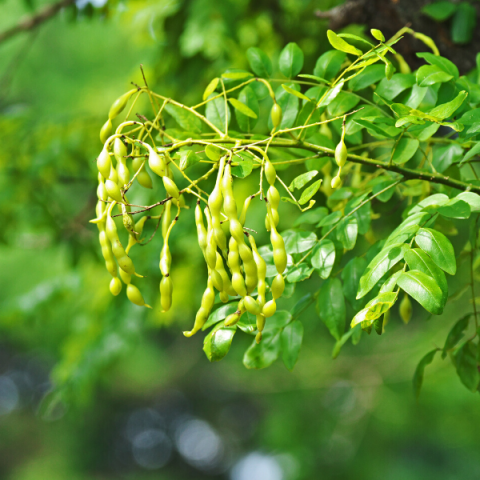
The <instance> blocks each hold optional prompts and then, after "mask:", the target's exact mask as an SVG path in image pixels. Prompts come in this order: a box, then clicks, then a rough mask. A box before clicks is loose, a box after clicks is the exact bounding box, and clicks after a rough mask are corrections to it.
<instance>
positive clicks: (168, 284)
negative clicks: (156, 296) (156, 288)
mask: <svg viewBox="0 0 480 480" xmlns="http://www.w3.org/2000/svg"><path fill="white" fill-rule="evenodd" d="M172 293H173V283H172V279H171V278H170V276H169V275H168V276H167V275H165V276H164V277H163V278H162V280H161V281H160V304H161V305H162V309H163V311H164V312H167V311H168V310H170V307H171V306H172Z"/></svg>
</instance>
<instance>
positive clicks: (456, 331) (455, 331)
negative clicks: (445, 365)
mask: <svg viewBox="0 0 480 480" xmlns="http://www.w3.org/2000/svg"><path fill="white" fill-rule="evenodd" d="M471 316H472V315H471V314H470V313H469V314H468V315H465V316H464V317H462V318H461V319H460V320H458V322H456V323H455V325H454V326H453V327H452V329H451V330H450V332H449V333H448V335H447V338H446V340H445V345H444V346H443V351H442V358H445V357H446V356H447V353H448V351H449V350H451V349H452V348H453V347H454V346H455V345H456V344H457V343H458V342H459V341H460V340H461V339H462V337H463V335H464V332H465V330H466V329H467V327H468V324H469V321H470V317H471Z"/></svg>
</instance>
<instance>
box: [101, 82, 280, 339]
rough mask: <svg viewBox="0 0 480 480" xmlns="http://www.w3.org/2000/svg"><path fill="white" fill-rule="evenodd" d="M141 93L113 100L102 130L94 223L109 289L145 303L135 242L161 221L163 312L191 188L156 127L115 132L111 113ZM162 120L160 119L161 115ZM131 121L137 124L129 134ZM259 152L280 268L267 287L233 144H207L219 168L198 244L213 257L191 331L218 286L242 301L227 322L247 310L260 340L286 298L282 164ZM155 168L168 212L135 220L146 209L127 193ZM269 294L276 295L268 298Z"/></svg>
mask: <svg viewBox="0 0 480 480" xmlns="http://www.w3.org/2000/svg"><path fill="white" fill-rule="evenodd" d="M135 92H137V90H132V91H130V92H127V93H126V94H124V95H123V96H122V97H120V98H119V99H118V100H116V101H115V102H114V104H113V105H112V108H111V109H110V113H109V118H108V120H107V122H106V124H105V125H104V126H103V127H102V129H101V132H100V139H101V140H102V143H103V149H102V151H101V152H100V155H99V156H98V158H97V168H98V188H97V197H98V202H97V207H96V214H97V217H96V218H95V219H94V220H92V223H96V224H97V227H98V229H99V240H100V245H101V248H102V255H103V257H104V259H105V264H106V267H107V270H108V272H109V273H110V274H111V275H112V280H111V282H110V291H111V293H112V294H113V295H119V294H120V292H121V290H122V285H123V284H125V286H126V293H127V297H128V299H129V300H130V301H131V302H133V303H134V304H136V305H139V306H146V307H149V308H151V307H150V306H149V305H147V304H146V303H145V300H144V298H143V295H142V293H141V292H140V290H139V288H138V287H137V286H136V285H135V284H134V283H133V282H132V280H133V278H134V277H142V276H141V275H140V274H138V273H137V272H136V270H135V267H134V265H133V262H132V259H131V258H130V256H129V253H130V250H131V249H132V248H133V247H134V246H135V245H136V244H138V243H140V244H141V243H143V239H142V238H141V236H142V233H143V229H144V226H145V224H146V222H147V220H150V219H156V220H158V222H159V224H161V235H162V238H163V246H162V248H161V251H160V261H159V268H160V272H161V274H162V279H161V281H160V286H159V290H160V305H161V308H162V311H163V312H166V311H168V310H169V309H170V307H171V305H172V293H173V280H172V275H171V266H172V255H171V253H170V247H169V242H170V236H171V232H172V229H173V227H174V226H175V224H176V222H177V220H178V218H179V215H180V213H181V211H182V209H183V208H184V207H185V200H184V198H183V193H193V192H192V190H191V189H190V188H185V189H184V190H180V189H179V188H178V186H177V184H176V183H175V179H174V175H173V172H172V168H177V169H179V170H180V168H179V166H178V165H177V164H176V163H175V162H174V161H173V160H172V158H171V157H170V155H169V153H168V149H166V148H157V147H155V146H154V145H151V144H150V143H147V141H148V140H151V135H150V130H151V128H150V129H149V128H148V126H146V125H145V124H141V123H139V122H134V121H125V122H123V123H120V125H119V126H118V127H117V128H116V130H115V132H113V124H112V120H114V118H115V117H116V116H117V115H118V114H119V113H120V112H121V111H122V110H123V109H124V108H125V106H126V105H127V103H128V100H129V99H130V97H131V96H132V95H133V93H135ZM139 93H140V94H141V93H143V92H139ZM272 116H273V117H275V118H274V125H275V127H277V126H278V125H279V123H280V119H281V109H280V107H279V106H278V105H277V104H276V103H274V107H273V110H272ZM156 121H157V122H158V121H160V115H158V116H157V119H156ZM125 127H133V129H130V130H129V131H128V133H123V130H124V129H125ZM132 132H135V135H132ZM259 150H260V149H259ZM260 151H261V152H262V155H263V163H262V168H261V175H264V176H265V178H266V181H267V183H268V184H269V188H268V191H267V194H266V197H265V199H264V200H265V203H266V216H265V226H266V228H267V230H268V231H269V232H270V238H271V243H272V248H273V258H274V262H275V267H276V269H277V272H278V273H277V275H276V277H275V278H274V279H273V282H272V285H271V287H270V289H269V288H268V285H267V282H266V270H267V264H266V262H265V260H264V259H263V258H262V256H261V255H260V253H259V251H258V248H257V245H256V242H255V239H254V238H253V235H252V234H251V233H248V232H247V231H246V230H245V229H244V224H245V221H246V216H247V211H248V208H249V206H250V203H251V201H252V199H253V198H254V197H255V196H256V195H252V196H249V197H247V199H246V200H245V203H244V205H243V209H242V211H241V212H240V215H239V214H238V212H237V205H236V201H235V197H234V193H233V177H232V157H233V153H232V150H228V149H225V148H219V147H217V146H215V145H209V146H208V148H207V152H206V154H207V156H208V157H209V158H210V159H211V160H212V161H213V163H214V164H215V167H214V169H217V170H218V171H217V177H216V182H215V186H214V188H213V190H212V191H211V193H210V194H209V196H208V200H205V199H203V198H202V197H201V196H200V195H197V197H199V198H201V200H203V202H204V204H205V205H204V206H203V207H202V204H201V200H198V201H197V204H196V207H195V223H196V228H197V238H198V244H199V246H200V249H201V251H202V253H203V255H204V258H205V261H206V264H207V271H208V278H207V288H206V290H205V292H204V294H203V296H202V300H201V305H200V308H199V310H198V312H197V314H196V316H195V321H194V325H193V328H192V329H191V330H190V331H187V332H184V334H185V336H187V337H189V336H192V335H193V334H195V333H196V332H198V331H199V330H200V329H201V328H202V327H203V325H204V324H205V322H206V321H207V319H208V317H209V315H210V313H211V311H212V308H213V305H214V302H215V295H216V292H218V293H219V298H220V300H221V301H222V302H224V303H227V302H228V301H229V300H230V299H231V297H233V298H235V299H237V300H238V305H237V310H236V311H235V312H234V313H233V314H231V315H230V316H229V317H228V318H227V319H226V320H225V325H226V326H232V325H235V324H236V323H237V322H238V321H239V320H240V318H241V316H242V315H243V314H244V313H245V312H249V313H250V314H252V315H255V316H256V323H257V329H258V333H257V336H256V339H257V342H260V340H261V338H262V331H263V329H264V327H265V321H266V318H268V317H271V316H272V315H273V314H274V313H275V311H276V300H278V298H280V296H281V295H282V293H283V290H284V288H285V281H284V277H283V273H284V271H285V269H286V265H287V254H286V250H285V244H284V241H283V238H282V236H281V235H280V234H279V233H278V231H277V225H278V221H279V215H278V206H279V203H280V194H279V192H278V190H277V189H276V188H275V181H276V171H275V168H274V166H273V164H272V163H271V162H270V161H269V159H268V157H267V155H266V153H264V152H263V150H260ZM152 173H153V174H154V175H157V176H159V177H160V178H161V179H162V182H163V186H164V188H165V195H166V196H165V198H164V199H163V200H162V201H161V202H158V204H157V205H156V206H159V207H160V206H161V208H162V212H161V213H160V214H159V215H149V214H148V211H146V214H145V215H143V216H142V217H140V218H139V219H138V220H135V219H137V218H138V217H136V216H135V219H134V216H133V215H134V214H135V215H136V214H137V213H140V212H132V211H131V205H130V204H129V202H128V199H127V197H126V194H127V192H128V190H129V189H130V188H131V186H132V185H133V184H134V182H136V183H137V184H138V185H139V186H140V187H143V188H147V189H151V188H152V186H153V182H152V178H151V174H152ZM194 184H195V182H192V183H191V185H190V187H191V186H192V185H194ZM115 206H117V208H118V209H119V210H120V213H119V214H117V215H115V214H114V212H115ZM146 210H147V209H146ZM173 212H175V213H173ZM115 216H121V217H122V223H123V227H124V229H125V230H126V232H127V233H128V244H127V246H126V247H124V246H123V245H122V242H121V240H120V237H119V234H118V230H117V228H118V227H117V223H116V222H115V219H114V217H115ZM118 223H119V222H118ZM119 224H120V223H119ZM268 290H270V292H268ZM268 296H271V298H270V299H268V298H267V297H268Z"/></svg>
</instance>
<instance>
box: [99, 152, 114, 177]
mask: <svg viewBox="0 0 480 480" xmlns="http://www.w3.org/2000/svg"><path fill="white" fill-rule="evenodd" d="M111 167H112V161H111V160H110V155H109V153H108V152H107V149H106V148H104V149H103V150H102V151H101V152H100V155H99V156H98V158H97V168H98V171H99V172H100V173H101V174H102V175H103V176H104V177H105V178H108V177H109V176H110V169H111Z"/></svg>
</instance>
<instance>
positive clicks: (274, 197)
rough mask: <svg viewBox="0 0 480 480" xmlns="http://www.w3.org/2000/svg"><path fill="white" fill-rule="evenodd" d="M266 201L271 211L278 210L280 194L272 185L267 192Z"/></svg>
mask: <svg viewBox="0 0 480 480" xmlns="http://www.w3.org/2000/svg"><path fill="white" fill-rule="evenodd" d="M267 200H268V203H270V206H271V207H272V209H274V210H276V209H277V208H278V205H279V204H280V194H279V193H278V190H277V189H276V188H275V187H274V186H273V185H271V186H270V188H269V189H268V191H267Z"/></svg>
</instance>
